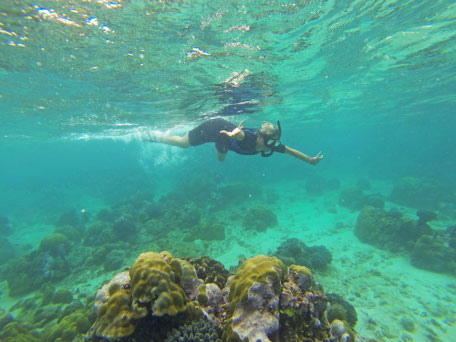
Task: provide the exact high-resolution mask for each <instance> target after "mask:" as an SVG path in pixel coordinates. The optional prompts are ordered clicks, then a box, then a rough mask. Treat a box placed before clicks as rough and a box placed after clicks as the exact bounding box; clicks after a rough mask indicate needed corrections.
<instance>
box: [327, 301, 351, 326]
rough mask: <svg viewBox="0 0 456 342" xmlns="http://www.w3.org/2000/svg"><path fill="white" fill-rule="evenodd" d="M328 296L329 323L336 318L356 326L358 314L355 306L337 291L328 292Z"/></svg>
mask: <svg viewBox="0 0 456 342" xmlns="http://www.w3.org/2000/svg"><path fill="white" fill-rule="evenodd" d="M326 298H327V299H328V302H329V303H330V306H329V308H328V311H327V318H328V321H329V323H332V321H333V320H334V319H339V320H341V321H347V322H348V324H350V326H351V327H352V328H354V327H355V325H356V323H357V322H358V315H357V313H356V309H355V307H354V306H353V305H351V304H350V303H349V302H347V301H346V300H345V299H344V298H343V297H342V296H341V295H339V294H337V293H328V294H326Z"/></svg>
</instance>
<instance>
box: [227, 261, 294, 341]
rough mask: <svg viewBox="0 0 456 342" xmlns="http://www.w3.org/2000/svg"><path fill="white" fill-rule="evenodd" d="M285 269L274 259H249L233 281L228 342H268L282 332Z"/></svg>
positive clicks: (230, 297) (231, 285)
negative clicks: (281, 319)
mask: <svg viewBox="0 0 456 342" xmlns="http://www.w3.org/2000/svg"><path fill="white" fill-rule="evenodd" d="M286 274H287V268H286V266H285V265H284V264H283V263H282V261H280V260H279V259H277V258H275V257H267V256H264V255H259V256H256V257H254V258H250V259H247V260H246V261H245V262H244V263H243V264H242V266H241V267H240V268H239V269H238V271H237V272H236V275H235V276H234V277H233V278H232V279H231V282H230V292H229V310H228V314H229V315H230V316H231V317H230V319H229V321H228V323H227V328H226V331H225V334H224V338H225V340H226V341H243V340H244V339H248V340H249V341H257V340H260V341H269V338H268V336H274V335H277V334H278V332H279V317H278V316H279V315H278V309H279V294H280V289H281V282H282V280H283V279H284V278H285V277H286Z"/></svg>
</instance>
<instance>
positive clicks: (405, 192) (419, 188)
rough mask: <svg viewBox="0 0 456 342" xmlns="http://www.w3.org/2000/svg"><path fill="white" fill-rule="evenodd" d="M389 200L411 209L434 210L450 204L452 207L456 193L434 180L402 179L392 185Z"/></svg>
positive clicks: (455, 199) (455, 201) (455, 200)
mask: <svg viewBox="0 0 456 342" xmlns="http://www.w3.org/2000/svg"><path fill="white" fill-rule="evenodd" d="M390 199H391V201H393V202H395V203H398V204H401V205H405V206H408V207H412V208H418V209H429V210H436V209H441V208H442V207H444V206H445V205H447V204H450V203H452V204H453V205H454V203H456V193H455V191H454V190H453V189H452V188H451V187H449V186H447V185H445V184H441V183H439V182H437V181H435V180H428V179H422V178H416V177H404V178H401V179H399V180H398V181H397V182H396V184H395V185H394V188H393V190H392V192H391V195H390Z"/></svg>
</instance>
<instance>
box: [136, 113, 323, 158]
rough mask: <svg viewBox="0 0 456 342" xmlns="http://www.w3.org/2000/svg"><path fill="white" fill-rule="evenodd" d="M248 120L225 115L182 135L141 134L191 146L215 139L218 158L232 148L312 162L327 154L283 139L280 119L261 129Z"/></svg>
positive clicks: (244, 152)
mask: <svg viewBox="0 0 456 342" xmlns="http://www.w3.org/2000/svg"><path fill="white" fill-rule="evenodd" d="M243 124H244V121H241V123H240V124H239V125H238V126H236V125H235V124H233V123H231V122H229V121H227V120H225V119H221V118H216V119H210V120H208V121H205V122H203V123H202V124H201V125H199V126H198V127H196V128H194V129H192V130H191V131H190V132H188V133H187V134H185V135H184V136H183V137H181V136H157V135H154V134H153V133H151V132H145V133H143V134H142V135H141V140H143V141H151V142H157V143H161V144H167V145H171V146H177V147H181V148H188V147H190V146H198V145H202V144H205V143H208V142H213V143H215V147H216V151H217V158H218V160H219V161H224V160H225V158H226V155H227V153H228V151H233V152H236V153H238V154H243V155H255V154H258V153H261V156H262V157H270V156H271V155H272V154H273V153H274V152H278V153H284V154H288V155H290V156H293V157H295V158H297V159H299V160H302V161H305V162H307V163H309V164H312V165H317V164H318V163H319V162H320V161H321V160H322V159H323V154H322V153H321V152H319V153H318V154H317V155H316V156H315V157H309V156H308V155H306V154H304V153H302V152H300V151H298V150H295V149H293V148H290V147H288V146H286V145H284V144H282V143H281V142H280V138H281V136H282V128H281V127H280V122H279V121H277V126H276V125H273V124H272V123H270V122H266V121H265V122H263V124H262V125H261V127H260V129H259V130H256V129H251V128H244V126H243Z"/></svg>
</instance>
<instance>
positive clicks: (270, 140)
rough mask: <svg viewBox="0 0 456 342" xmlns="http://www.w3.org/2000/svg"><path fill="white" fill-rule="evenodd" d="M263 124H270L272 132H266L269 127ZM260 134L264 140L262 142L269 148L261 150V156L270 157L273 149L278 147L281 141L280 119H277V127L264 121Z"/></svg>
mask: <svg viewBox="0 0 456 342" xmlns="http://www.w3.org/2000/svg"><path fill="white" fill-rule="evenodd" d="M265 125H268V126H269V125H271V126H272V127H273V129H272V130H273V132H268V131H270V130H271V127H270V126H269V127H267V128H266V127H265ZM260 134H261V136H262V138H263V140H264V144H265V145H266V146H267V147H269V148H270V149H271V150H270V151H269V152H261V156H262V157H270V156H271V155H272V154H273V153H274V151H275V149H276V148H277V147H279V146H280V145H281V144H282V143H281V142H280V138H281V136H282V127H280V121H277V127H274V125H272V124H270V123H269V122H264V123H263V125H261V128H260Z"/></svg>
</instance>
